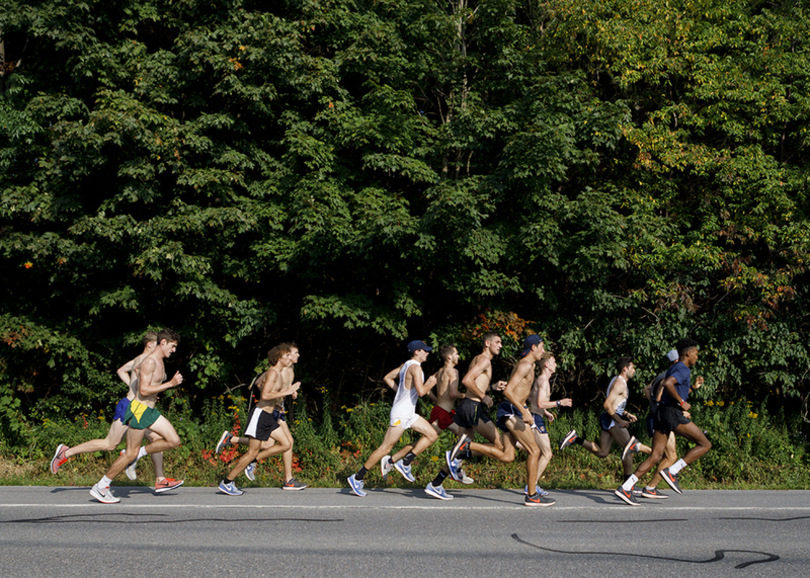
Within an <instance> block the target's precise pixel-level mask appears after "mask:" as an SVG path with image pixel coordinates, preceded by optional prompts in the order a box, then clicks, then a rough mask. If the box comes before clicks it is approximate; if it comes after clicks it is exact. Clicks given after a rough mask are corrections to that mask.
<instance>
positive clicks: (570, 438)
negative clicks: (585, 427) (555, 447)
mask: <svg viewBox="0 0 810 578" xmlns="http://www.w3.org/2000/svg"><path fill="white" fill-rule="evenodd" d="M576 440H577V430H575V429H572V430H571V431H570V432H568V434H566V436H565V437H564V438H563V441H562V443H560V449H561V450H562V449H565V448H567V447H568V446H570V445H571V444H572V443H574V442H575V441H576Z"/></svg>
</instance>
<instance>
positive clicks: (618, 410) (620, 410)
mask: <svg viewBox="0 0 810 578" xmlns="http://www.w3.org/2000/svg"><path fill="white" fill-rule="evenodd" d="M620 377H621V376H620V375H617V376H616V377H614V378H613V379H611V380H610V385H608V388H607V396H608V397H610V388H611V387H613V384H614V383H615V382H616V380H617V379H619V378H620ZM625 407H627V398H626V397H625V398H623V399H622V400H621V401H619V403H618V404H616V407H615V408H613V413H614V414H615V415H624V408H625Z"/></svg>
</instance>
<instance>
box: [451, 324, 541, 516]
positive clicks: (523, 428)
mask: <svg viewBox="0 0 810 578" xmlns="http://www.w3.org/2000/svg"><path fill="white" fill-rule="evenodd" d="M543 353H545V347H544V345H543V339H542V338H541V337H540V336H539V335H529V336H528V337H527V338H526V339H524V340H523V353H522V354H521V359H520V361H518V363H517V364H516V365H515V367H514V369H513V370H512V375H511V376H510V377H509V381H508V382H507V383H506V387H505V388H504V390H503V394H504V396H505V397H506V399H507V401H504V402H502V403H501V404H500V405H499V406H498V420H497V422H498V427H500V428H501V429H503V430H505V431H506V432H507V433H506V435H504V436H503V437H502V440H503V443H504V450H503V451H501V452H500V453H501V454H503V453H505V454H507V455H511V456H512V459H514V455H515V444H516V443H518V442H519V443H520V445H521V446H522V447H523V449H524V450H525V451H526V453H527V454H528V455H529V457H528V459H527V460H526V474H527V476H526V485H527V486H528V488H527V492H526V497H525V499H524V502H523V504H524V505H525V506H551V505H552V504H554V503H555V500H553V499H551V498H549V497H547V496H542V495H540V493H539V492H538V491H537V489H536V480H537V468H538V464H539V462H540V448H539V447H538V445H537V441H536V440H535V436H534V432H533V429H534V428H536V425H535V422H534V416H533V415H532V413H531V412H530V411H529V407H528V405H527V404H526V401H527V400H528V398H529V395H530V393H531V390H532V384H533V383H534V375H535V363H536V362H537V361H539V360H540V358H541V357H542V355H543ZM476 446H477V447H478V448H479V451H482V453H484V454H485V455H489V453H487V452H492V450H493V449H494V448H493V447H492V446H489V445H485V444H474V443H471V441H470V437H469V436H466V435H464V436H462V437H461V439H459V441H458V443H456V445H455V446H454V447H453V449H452V450H451V452H450V455H449V456H448V459H447V461H448V463H449V464H452V463H453V460H454V459H456V458H457V457H468V456H469V455H470V451H471V449H473V448H475V447H476ZM493 454H495V455H496V456H497V454H498V452H493ZM499 459H500V458H499ZM451 469H452V468H451Z"/></svg>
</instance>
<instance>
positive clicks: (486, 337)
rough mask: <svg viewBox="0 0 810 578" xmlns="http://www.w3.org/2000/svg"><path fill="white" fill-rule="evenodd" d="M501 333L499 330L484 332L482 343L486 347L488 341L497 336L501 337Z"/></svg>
mask: <svg viewBox="0 0 810 578" xmlns="http://www.w3.org/2000/svg"><path fill="white" fill-rule="evenodd" d="M500 336H501V335H500V334H499V333H498V332H497V331H487V332H486V333H484V336H483V337H482V338H481V343H482V344H483V346H484V347H486V346H487V341H492V340H493V339H495V338H496V337H500Z"/></svg>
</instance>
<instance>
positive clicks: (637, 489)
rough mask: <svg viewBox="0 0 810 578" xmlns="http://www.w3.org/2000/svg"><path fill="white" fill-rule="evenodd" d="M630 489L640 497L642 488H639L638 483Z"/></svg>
mask: <svg viewBox="0 0 810 578" xmlns="http://www.w3.org/2000/svg"><path fill="white" fill-rule="evenodd" d="M630 491H631V492H633V495H634V496H635V497H636V498H638V497H639V496H641V489H640V488H639V487H638V486H637V485H635V484H633V487H632V489H631V490H630Z"/></svg>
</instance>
